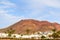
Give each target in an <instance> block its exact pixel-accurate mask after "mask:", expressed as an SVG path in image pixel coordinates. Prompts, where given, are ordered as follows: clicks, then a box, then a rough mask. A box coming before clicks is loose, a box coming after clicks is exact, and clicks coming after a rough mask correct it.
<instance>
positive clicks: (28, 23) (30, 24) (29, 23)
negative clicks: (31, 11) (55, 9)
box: [0, 19, 60, 34]
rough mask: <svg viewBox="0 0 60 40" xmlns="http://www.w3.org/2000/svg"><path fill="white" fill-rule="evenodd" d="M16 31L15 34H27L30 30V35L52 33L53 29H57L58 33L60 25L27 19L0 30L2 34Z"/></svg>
mask: <svg viewBox="0 0 60 40" xmlns="http://www.w3.org/2000/svg"><path fill="white" fill-rule="evenodd" d="M11 28H12V29H13V30H15V32H14V33H21V34H23V33H26V30H27V29H29V32H30V33H33V32H38V31H41V32H45V31H51V30H52V29H54V28H55V29H56V30H57V31H59V30H60V24H58V23H50V22H48V21H38V20H33V19H26V20H21V21H19V22H17V23H15V24H13V25H11V26H9V27H7V28H4V29H0V32H6V31H7V30H9V29H11Z"/></svg>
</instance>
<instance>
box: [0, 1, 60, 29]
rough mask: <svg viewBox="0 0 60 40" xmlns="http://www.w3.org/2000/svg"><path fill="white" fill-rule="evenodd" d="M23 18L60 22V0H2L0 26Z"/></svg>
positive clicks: (0, 2) (0, 4) (5, 25)
mask: <svg viewBox="0 0 60 40" xmlns="http://www.w3.org/2000/svg"><path fill="white" fill-rule="evenodd" d="M21 19H37V20H47V21H50V22H57V23H60V0H0V28H4V27H7V26H9V25H11V24H14V23H15V22H17V21H19V20H21Z"/></svg>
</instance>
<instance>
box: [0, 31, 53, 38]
mask: <svg viewBox="0 0 60 40" xmlns="http://www.w3.org/2000/svg"><path fill="white" fill-rule="evenodd" d="M52 33H53V32H51V31H50V32H49V31H48V32H39V33H38V32H36V33H34V34H30V35H21V34H11V38H14V37H15V38H33V37H34V38H41V36H45V37H46V38H49V35H52ZM0 37H1V38H4V37H8V34H7V33H0Z"/></svg>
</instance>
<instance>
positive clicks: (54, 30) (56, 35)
mask: <svg viewBox="0 0 60 40" xmlns="http://www.w3.org/2000/svg"><path fill="white" fill-rule="evenodd" d="M52 31H53V34H52V37H53V38H54V39H55V38H57V37H58V34H57V32H56V29H53V30H52Z"/></svg>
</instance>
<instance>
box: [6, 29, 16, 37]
mask: <svg viewBox="0 0 60 40" xmlns="http://www.w3.org/2000/svg"><path fill="white" fill-rule="evenodd" d="M14 32H15V30H13V29H12V28H11V29H9V30H7V31H6V33H8V37H11V35H12V34H13V33H14Z"/></svg>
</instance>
